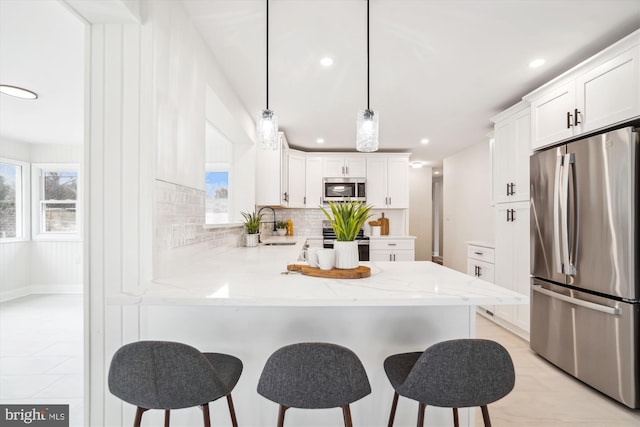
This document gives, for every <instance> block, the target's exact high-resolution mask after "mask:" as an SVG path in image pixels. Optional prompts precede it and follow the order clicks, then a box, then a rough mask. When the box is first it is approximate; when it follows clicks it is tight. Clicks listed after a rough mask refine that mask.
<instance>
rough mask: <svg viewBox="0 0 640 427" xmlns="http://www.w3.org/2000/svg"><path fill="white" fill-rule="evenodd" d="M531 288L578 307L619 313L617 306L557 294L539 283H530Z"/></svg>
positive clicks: (614, 313) (613, 313)
mask: <svg viewBox="0 0 640 427" xmlns="http://www.w3.org/2000/svg"><path fill="white" fill-rule="evenodd" d="M531 290H532V291H534V292H538V293H540V294H543V295H547V296H549V297H551V298H555V299H558V300H560V301H564V302H568V303H569V304H574V305H578V306H580V307H584V308H588V309H591V310H595V311H600V312H602V313H607V314H612V315H614V316H617V315H619V314H620V309H619V308H617V307H607V306H606V305H601V304H596V303H593V302H589V301H584V300H581V299H578V298H573V297H568V296H566V295H562V294H559V293H557V292H553V291H550V290H549V289H545V288H543V287H542V286H541V285H531Z"/></svg>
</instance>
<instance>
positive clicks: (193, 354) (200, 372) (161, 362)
mask: <svg viewBox="0 0 640 427" xmlns="http://www.w3.org/2000/svg"><path fill="white" fill-rule="evenodd" d="M241 373H242V362H241V361H240V359H238V358H236V357H234V356H230V355H227V354H221V353H204V354H203V353H201V352H200V351H198V350H197V349H195V348H193V347H191V346H189V345H186V344H181V343H177V342H169V341H139V342H134V343H131V344H127V345H124V346H122V347H120V349H118V351H116V353H115V354H114V355H113V359H112V360H111V365H110V367H109V379H108V383H109V391H110V392H111V393H112V394H114V395H115V396H117V397H119V398H120V399H122V400H124V401H125V402H128V403H131V404H133V405H136V406H137V409H136V418H135V421H134V427H139V426H140V422H141V421H142V414H143V413H144V412H145V411H147V410H149V409H164V411H165V413H164V425H165V427H168V426H169V417H170V415H169V414H170V411H171V409H179V408H189V407H192V406H199V407H201V409H202V412H203V418H204V425H205V427H210V426H211V420H210V416H209V402H213V401H214V400H217V399H219V398H221V397H223V396H226V398H227V405H228V406H229V413H230V415H231V422H232V424H233V426H234V427H237V426H238V422H237V420H236V415H235V411H234V408H233V401H232V399H231V391H232V390H233V388H234V387H235V385H236V383H237V382H238V379H239V378H240V374H241Z"/></svg>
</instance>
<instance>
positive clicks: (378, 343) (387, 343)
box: [111, 237, 528, 427]
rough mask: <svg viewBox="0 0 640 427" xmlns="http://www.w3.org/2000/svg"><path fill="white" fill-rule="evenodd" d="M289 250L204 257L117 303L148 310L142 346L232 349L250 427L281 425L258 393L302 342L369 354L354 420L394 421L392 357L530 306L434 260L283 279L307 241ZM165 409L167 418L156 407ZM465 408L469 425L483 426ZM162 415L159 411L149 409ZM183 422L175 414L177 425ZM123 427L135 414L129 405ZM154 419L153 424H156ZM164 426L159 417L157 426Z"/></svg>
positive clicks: (221, 412) (299, 414)
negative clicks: (280, 355)
mask: <svg viewBox="0 0 640 427" xmlns="http://www.w3.org/2000/svg"><path fill="white" fill-rule="evenodd" d="M289 240H290V241H289V243H292V244H291V245H290V246H264V245H263V246H259V247H257V248H236V249H233V250H230V251H228V252H226V253H224V254H223V255H217V256H215V257H214V256H210V255H207V254H203V255H202V256H201V257H200V259H198V260H194V261H193V263H192V265H190V266H189V268H188V269H185V271H181V272H179V273H177V274H175V275H172V277H168V278H165V279H162V280H157V281H156V282H155V283H154V285H153V286H152V287H151V288H150V289H148V290H146V291H145V292H144V293H141V294H140V295H132V294H126V295H125V294H121V295H118V296H113V298H112V299H111V304H112V305H117V306H122V307H126V306H138V308H139V322H140V323H139V325H140V331H139V334H140V339H154V340H174V341H180V342H184V343H188V344H190V345H193V346H195V347H197V348H198V349H200V350H201V351H216V352H224V353H229V354H233V355H235V356H237V357H239V358H240V359H242V361H243V362H244V371H243V374H242V377H241V378H240V381H239V383H238V385H237V386H236V389H235V390H234V392H233V398H234V402H235V406H236V412H237V414H238V421H239V423H240V424H241V425H243V426H250V427H262V426H267V425H275V423H276V418H277V411H278V409H277V405H276V404H274V403H272V402H270V401H267V400H266V399H264V398H262V397H261V396H259V395H258V394H257V393H256V385H257V381H258V377H259V375H260V372H261V370H262V367H263V366H264V363H265V361H266V359H267V358H268V356H269V355H270V354H271V353H272V352H273V351H275V350H276V349H277V348H279V347H281V346H283V345H287V344H291V343H294V342H304V341H326V342H333V343H336V344H340V345H344V346H346V347H349V348H350V349H352V350H353V351H354V352H355V353H356V354H358V356H359V357H360V358H361V360H362V362H363V364H364V366H365V369H366V370H367V374H368V376H369V380H370V382H371V388H372V393H371V394H370V395H369V396H367V397H365V398H363V399H362V400H360V401H358V402H355V403H354V404H353V405H352V414H353V420H354V425H360V426H382V425H385V424H386V419H387V417H388V414H389V410H390V405H391V398H392V395H393V390H392V388H391V386H390V385H389V383H388V380H387V379H386V376H385V374H384V370H383V367H382V362H383V360H384V359H385V357H387V356H388V355H390V354H393V353H398V352H404V351H421V350H424V349H425V348H426V347H428V346H429V345H431V344H433V343H436V342H438V341H442V340H446V339H451V338H461V337H473V336H475V306H476V305H487V304H495V305H499V304H526V303H528V297H527V296H525V295H521V294H518V293H515V292H512V291H509V290H506V289H504V288H501V287H498V286H496V285H493V284H491V283H488V282H484V281H482V280H479V279H477V278H474V277H472V276H468V275H466V274H462V273H459V272H456V271H453V270H450V269H448V268H446V267H442V266H440V265H437V264H434V263H431V262H370V263H362V264H364V265H368V266H370V267H371V277H368V278H365V279H352V280H336V279H323V278H316V277H309V276H303V275H301V274H282V273H283V272H285V271H287V264H290V263H292V262H295V261H296V260H297V259H298V255H299V253H300V251H301V250H302V248H303V245H304V243H305V241H306V239H305V238H303V237H292V238H289ZM224 405H225V402H224V399H221V401H220V402H215V403H213V404H212V419H213V423H214V424H215V425H217V426H227V425H230V420H229V416H228V412H227V410H226V408H225V406H224ZM157 412H160V411H157ZM472 413H473V412H472V411H469V410H464V411H461V425H466V426H468V425H473V416H472ZM416 414H417V405H414V404H413V403H412V402H410V401H409V400H406V399H405V400H404V401H401V402H400V403H399V407H398V413H397V418H396V424H395V425H397V426H409V425H415V420H416ZM149 416H150V417H158V418H157V422H160V421H159V420H160V417H161V416H162V414H161V413H158V414H151V413H150V414H149ZM173 417H174V415H173V414H172V418H173ZM179 417H181V421H177V420H176V423H178V424H180V423H182V422H183V423H187V422H190V423H192V424H194V425H195V424H197V423H198V422H200V421H199V420H200V417H201V415H200V414H199V412H198V411H197V410H184V411H176V414H175V418H179ZM341 417H342V413H341V411H340V410H339V409H333V410H331V409H327V410H315V411H311V412H310V411H308V410H304V411H303V410H295V409H292V410H291V411H288V412H287V424H289V425H295V426H318V427H319V426H329V425H340V424H341V422H342V421H341ZM450 418H451V411H450V410H448V409H442V408H435V407H430V408H428V410H427V420H429V424H430V425H442V424H448V423H449V422H450ZM124 419H125V422H128V421H130V420H131V419H133V412H132V409H131V408H127V409H126V411H125V415H124ZM149 422H150V423H151V421H149ZM154 422H155V421H154Z"/></svg>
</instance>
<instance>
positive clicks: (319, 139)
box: [316, 138, 324, 144]
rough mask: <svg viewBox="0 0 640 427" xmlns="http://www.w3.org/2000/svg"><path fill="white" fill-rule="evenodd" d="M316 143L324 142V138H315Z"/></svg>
mask: <svg viewBox="0 0 640 427" xmlns="http://www.w3.org/2000/svg"><path fill="white" fill-rule="evenodd" d="M316 143H318V144H324V139H322V138H318V139H316Z"/></svg>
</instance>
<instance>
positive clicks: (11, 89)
mask: <svg viewBox="0 0 640 427" xmlns="http://www.w3.org/2000/svg"><path fill="white" fill-rule="evenodd" d="M0 92H1V93H4V94H5V95H11V96H15V97H16V98H22V99H38V94H37V93H35V92H31V91H30V90H27V89H24V88H21V87H17V86H9V85H0Z"/></svg>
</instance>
